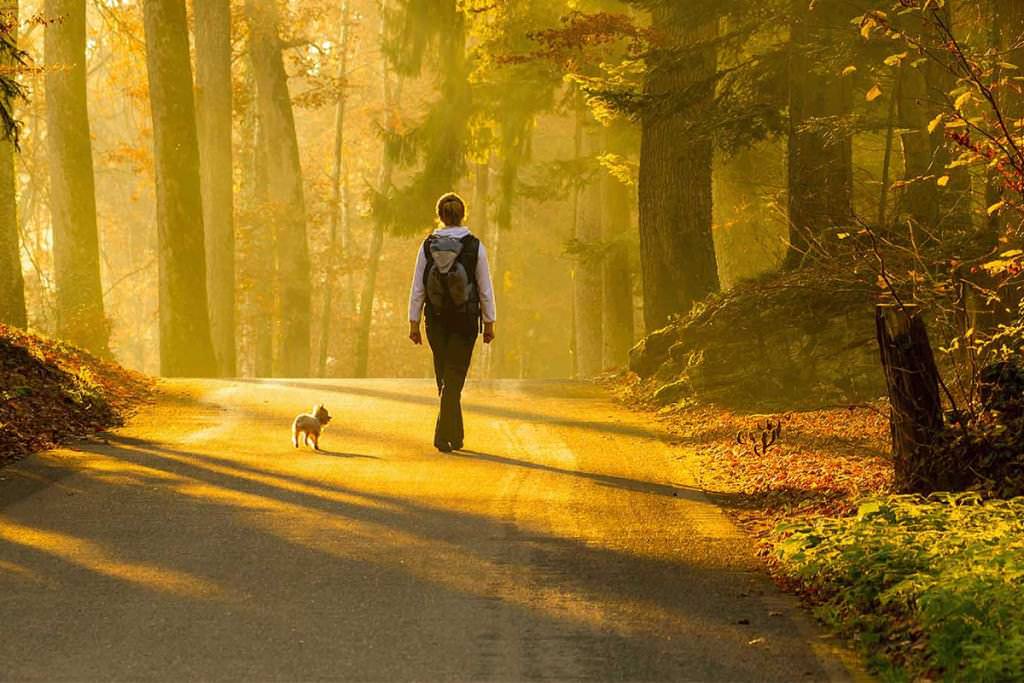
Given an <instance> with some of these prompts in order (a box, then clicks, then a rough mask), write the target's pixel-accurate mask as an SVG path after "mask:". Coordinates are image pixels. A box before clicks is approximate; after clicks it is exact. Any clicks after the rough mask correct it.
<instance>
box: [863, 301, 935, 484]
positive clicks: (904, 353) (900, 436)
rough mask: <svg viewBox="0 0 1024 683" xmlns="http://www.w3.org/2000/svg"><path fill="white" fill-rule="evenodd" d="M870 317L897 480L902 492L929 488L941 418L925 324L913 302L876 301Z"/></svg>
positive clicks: (932, 475)
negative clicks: (882, 374)
mask: <svg viewBox="0 0 1024 683" xmlns="http://www.w3.org/2000/svg"><path fill="white" fill-rule="evenodd" d="M875 321H876V326H877V330H878V348H879V350H880V352H881V356H882V368H883V370H884V371H885V382H886V386H887V387H888V389H889V399H890V402H891V405H892V408H891V410H892V415H891V429H892V455H893V467H894V469H895V478H896V486H897V488H898V489H899V490H900V491H901V492H903V493H931V492H932V491H933V490H934V489H935V484H936V477H935V469H936V468H935V461H934V458H933V447H934V445H935V442H936V440H937V439H938V438H939V436H940V435H941V434H942V431H943V421H942V399H941V397H940V395H939V371H938V368H937V367H936V365H935V356H934V355H933V353H932V347H931V344H930V343H929V341H928V330H927V329H926V328H925V324H924V321H923V320H922V319H921V317H920V315H919V314H918V311H917V309H916V308H915V307H913V306H891V305H881V306H878V307H877V309H876V313H875Z"/></svg>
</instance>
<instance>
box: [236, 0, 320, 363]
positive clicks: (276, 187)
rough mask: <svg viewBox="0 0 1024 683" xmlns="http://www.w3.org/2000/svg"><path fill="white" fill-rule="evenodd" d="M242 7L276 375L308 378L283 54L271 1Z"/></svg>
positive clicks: (295, 164)
mask: <svg viewBox="0 0 1024 683" xmlns="http://www.w3.org/2000/svg"><path fill="white" fill-rule="evenodd" d="M246 6H247V9H248V12H249V17H250V19H251V22H250V26H251V30H250V39H249V50H250V53H251V55H252V63H253V73H254V74H255V77H256V89H257V93H258V96H257V106H258V107H259V110H260V122H261V125H263V126H264V127H265V131H266V137H265V139H266V142H267V147H266V156H267V178H268V181H269V184H268V191H269V198H270V202H271V204H272V205H273V207H274V209H275V210H274V219H275V224H276V227H277V234H276V239H275V244H276V247H277V266H278V283H277V284H278V299H277V309H278V310H277V313H278V315H277V316H276V317H277V321H276V322H277V328H278V335H277V336H278V343H277V344H276V348H275V358H274V371H275V373H277V374H280V375H282V376H287V377H306V376H308V375H309V372H310V352H311V339H310V317H311V313H312V302H311V297H312V293H311V291H310V288H311V282H310V263H309V245H308V243H307V238H306V202H305V196H304V192H303V187H302V167H301V165H300V163H299V143H298V139H297V136H296V133H295V116H294V113H293V111H292V102H291V96H290V94H289V92H288V74H287V73H286V71H285V68H284V60H283V57H282V54H281V39H280V35H279V20H278V14H277V5H276V3H275V1H274V0H248V2H247V3H246Z"/></svg>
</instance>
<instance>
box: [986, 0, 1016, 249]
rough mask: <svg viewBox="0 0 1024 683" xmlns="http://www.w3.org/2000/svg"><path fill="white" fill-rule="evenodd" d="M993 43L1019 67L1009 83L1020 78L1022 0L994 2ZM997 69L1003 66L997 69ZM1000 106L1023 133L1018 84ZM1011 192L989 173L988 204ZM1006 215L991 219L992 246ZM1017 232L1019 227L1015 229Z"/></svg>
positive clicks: (1006, 93) (1001, 55)
mask: <svg viewBox="0 0 1024 683" xmlns="http://www.w3.org/2000/svg"><path fill="white" fill-rule="evenodd" d="M991 19H992V27H991V40H992V43H993V49H994V53H995V54H997V55H998V57H997V59H998V61H1000V62H1008V63H1010V64H1013V65H1014V66H1016V67H1018V69H1017V70H1006V71H1005V72H1004V75H1006V76H1007V77H1008V78H1009V79H1010V80H1014V79H1017V78H1019V77H1020V73H1021V72H1020V69H1024V2H1022V1H1021V0H992V5H991ZM996 68H997V70H1001V67H999V66H997V67H996ZM998 98H999V105H1000V108H1001V109H1002V114H1003V117H1004V118H1005V119H1006V121H1007V122H1008V123H1009V125H1010V129H1011V131H1016V132H1015V135H1019V133H1020V131H1019V130H1016V128H1015V127H1014V126H1015V124H1014V122H1016V121H1020V120H1021V119H1022V118H1024V94H1022V93H1021V92H1020V86H1019V84H1018V85H1017V86H1016V87H1011V88H1003V89H1001V90H999V91H998ZM1007 192H1009V190H1008V189H1007V188H1006V181H1005V179H1004V178H1003V177H1002V175H1001V174H999V173H998V172H994V171H993V172H990V175H989V182H988V188H987V191H986V205H987V206H992V205H994V204H996V203H998V202H1000V201H1002V200H1003V199H1004V198H1005V197H1006V194H1007ZM1013 201H1014V202H1019V201H1021V197H1020V195H1019V194H1018V195H1017V196H1015V197H1013ZM1006 217H1007V213H1003V212H1000V213H995V214H993V215H992V216H990V217H989V220H988V226H987V227H988V230H989V232H990V234H991V241H992V245H993V247H995V246H997V245H998V244H999V239H1000V238H1001V237H1003V236H1005V234H1006V232H1007V227H1008V226H1007V224H1006V223H1007V220H1006ZM1012 227H1013V228H1014V231H1016V229H1017V228H1018V227H1019V226H1018V225H1014V226H1012Z"/></svg>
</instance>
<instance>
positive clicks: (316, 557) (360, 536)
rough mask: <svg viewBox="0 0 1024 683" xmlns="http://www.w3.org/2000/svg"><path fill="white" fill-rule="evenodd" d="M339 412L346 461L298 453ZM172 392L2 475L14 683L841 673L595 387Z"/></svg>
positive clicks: (1, 628)
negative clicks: (317, 417) (454, 447)
mask: <svg viewBox="0 0 1024 683" xmlns="http://www.w3.org/2000/svg"><path fill="white" fill-rule="evenodd" d="M316 401H323V402H325V403H326V404H327V406H328V408H329V409H330V410H331V412H332V413H333V414H334V415H335V422H334V423H332V424H331V426H330V428H329V429H328V431H327V432H326V433H325V436H324V438H323V440H322V445H323V446H324V447H325V448H326V449H328V451H329V452H325V453H322V454H317V453H314V452H312V451H308V450H299V451H295V450H293V449H292V448H291V446H290V443H289V426H290V422H291V419H292V417H293V416H294V415H295V414H296V413H297V412H300V410H304V409H308V406H310V405H312V404H313V403H314V402H316ZM433 411H434V396H433V392H432V386H431V384H430V383H429V382H409V381H367V382H316V381H305V380H303V381H291V382H287V381H282V382H277V383H274V382H217V381H204V382H184V381H182V382H168V383H165V384H164V385H163V397H162V398H161V399H160V400H159V401H158V402H157V404H156V405H154V406H153V407H151V408H147V409H146V410H145V411H144V412H143V413H142V414H141V415H140V416H139V417H138V418H137V419H135V420H134V421H133V423H132V424H131V425H130V426H129V427H128V428H126V429H124V430H121V431H119V432H117V433H116V434H113V435H110V436H109V439H108V441H107V443H102V442H96V443H87V444H83V445H82V446H80V447H79V448H77V449H75V450H63V451H57V452H52V453H46V454H42V455H38V456H36V457H34V458H31V459H29V460H27V461H24V462H21V463H18V464H16V465H13V466H11V467H9V468H7V469H6V470H0V678H3V679H5V680H20V679H46V680H56V679H76V680H93V679H165V680H182V679H185V678H192V679H204V680H209V679H243V678H244V679H247V680H254V679H255V680H298V679H307V680H308V679H323V678H344V679H350V680H385V681H399V680H421V681H434V680H540V679H546V680H579V679H595V680H622V679H627V680H674V681H681V680H696V681H817V680H844V679H845V678H846V677H847V674H846V671H845V669H843V668H842V667H841V666H840V665H838V664H837V661H836V660H835V659H834V658H833V657H832V655H831V654H829V652H828V649H827V648H826V646H825V644H826V643H827V642H828V641H826V640H825V639H823V638H822V637H821V635H820V633H818V632H816V631H815V629H814V628H813V627H812V626H811V625H810V622H809V620H808V618H807V617H806V616H804V615H803V614H802V613H801V612H800V611H799V610H798V609H797V608H795V606H794V603H793V602H792V601H791V600H790V599H788V598H786V597H784V596H782V595H780V594H778V593H777V592H776V591H775V590H774V589H773V588H772V586H771V585H770V584H769V583H768V582H767V581H766V580H765V579H764V578H763V577H762V576H761V574H760V573H759V570H758V564H757V561H756V560H755V559H754V558H753V557H752V555H751V550H750V544H749V542H748V541H746V540H745V539H744V538H743V537H742V536H740V535H739V534H738V533H737V532H736V531H735V529H734V528H733V527H732V526H731V525H730V524H729V523H728V522H727V521H726V519H725V518H724V517H723V515H722V514H721V513H720V511H719V510H718V509H717V508H715V507H714V506H713V505H711V504H710V503H709V502H708V501H707V499H705V497H704V496H703V495H702V494H701V493H700V492H699V491H697V490H695V489H694V488H693V485H692V479H691V477H690V476H689V475H688V474H687V471H686V467H685V464H684V462H683V461H684V460H685V458H684V457H682V456H683V454H684V452H685V451H684V450H683V449H682V448H680V447H678V446H677V447H671V446H669V445H666V444H665V443H664V441H663V437H664V435H663V434H660V433H659V431H658V427H657V426H656V425H652V424H651V423H650V422H649V421H648V420H647V419H646V418H645V417H643V416H639V415H635V414H632V413H630V412H628V411H625V410H623V409H620V408H617V407H615V406H613V405H612V404H611V403H609V402H608V401H607V400H605V399H604V398H602V396H601V395H600V393H599V392H598V391H597V390H595V389H593V388H591V387H588V386H585V385H578V384H572V383H565V382H552V383H544V382H540V383H518V382H508V383H495V384H488V385H480V384H477V385H472V386H471V387H470V389H469V396H468V397H467V419H468V424H469V434H468V438H467V448H469V449H471V450H469V451H467V452H464V453H460V454H453V455H441V454H439V453H437V452H436V451H434V450H433V449H432V448H430V447H429V444H430V433H429V432H430V429H431V427H432V420H433Z"/></svg>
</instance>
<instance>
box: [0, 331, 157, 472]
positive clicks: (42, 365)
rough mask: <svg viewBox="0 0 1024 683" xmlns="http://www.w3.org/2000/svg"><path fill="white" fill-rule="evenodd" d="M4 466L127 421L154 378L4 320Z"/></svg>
mask: <svg viewBox="0 0 1024 683" xmlns="http://www.w3.org/2000/svg"><path fill="white" fill-rule="evenodd" d="M0 378H2V379H3V382H2V384H0V467H2V466H3V465H5V464H7V463H10V462H12V461H14V460H17V459H20V458H23V457H25V456H26V455H28V454H30V453H34V452H36V451H41V450H45V449H47V448H55V447H57V446H60V445H62V444H66V443H68V442H70V441H72V440H74V439H80V438H83V437H88V436H91V435H93V434H95V433H97V432H99V431H102V430H104V429H109V428H111V427H115V426H118V425H121V424H123V422H124V420H125V418H126V417H128V416H129V415H131V414H132V413H133V412H134V411H135V410H136V409H137V408H138V406H139V404H140V403H142V402H144V401H145V400H146V399H147V397H148V396H149V395H150V390H151V388H152V381H151V380H150V379H149V378H147V377H145V376H144V375H140V374H138V373H134V372H131V371H129V370H125V369H124V368H121V367H119V366H117V365H114V364H112V363H107V362H104V361H101V360H99V359H98V358H96V357H94V356H92V355H90V354H88V353H86V352H84V351H82V350H81V349H78V348H76V347H74V346H71V345H69V344H66V343H63V342H60V341H56V340H53V339H49V338H46V337H42V336H39V335H35V334H32V333H28V332H24V331H21V330H17V329H15V328H11V327H7V326H5V325H0Z"/></svg>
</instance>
